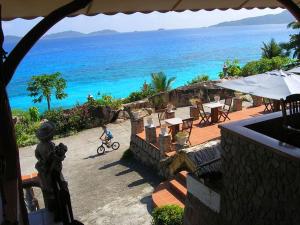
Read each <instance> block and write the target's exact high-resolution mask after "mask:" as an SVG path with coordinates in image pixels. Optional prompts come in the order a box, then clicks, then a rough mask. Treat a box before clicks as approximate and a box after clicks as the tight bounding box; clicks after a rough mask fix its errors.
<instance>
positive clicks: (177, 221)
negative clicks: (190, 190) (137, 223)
mask: <svg viewBox="0 0 300 225" xmlns="http://www.w3.org/2000/svg"><path fill="white" fill-rule="evenodd" d="M183 213H184V212H183V209H182V208H180V207H179V206H177V205H166V206H163V207H160V208H155V209H154V210H153V213H152V217H153V221H152V225H183Z"/></svg>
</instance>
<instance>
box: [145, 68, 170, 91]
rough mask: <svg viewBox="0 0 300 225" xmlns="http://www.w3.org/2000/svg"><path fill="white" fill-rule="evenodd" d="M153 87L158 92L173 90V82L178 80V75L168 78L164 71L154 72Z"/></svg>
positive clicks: (152, 75) (152, 76)
mask: <svg viewBox="0 0 300 225" xmlns="http://www.w3.org/2000/svg"><path fill="white" fill-rule="evenodd" d="M151 78H152V87H153V88H154V90H155V91H156V92H164V91H169V90H171V85H172V83H173V82H174V81H175V80H176V77H171V78H169V79H168V78H167V76H166V75H165V74H164V73H163V72H158V73H152V74H151Z"/></svg>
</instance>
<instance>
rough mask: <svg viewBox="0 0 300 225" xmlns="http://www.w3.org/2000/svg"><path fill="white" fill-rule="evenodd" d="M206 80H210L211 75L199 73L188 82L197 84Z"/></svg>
mask: <svg viewBox="0 0 300 225" xmlns="http://www.w3.org/2000/svg"><path fill="white" fill-rule="evenodd" d="M204 81H209V76H208V75H206V74H202V75H198V76H196V77H194V78H193V79H192V80H191V81H188V82H187V83H186V84H187V85H191V84H196V83H200V82H204Z"/></svg>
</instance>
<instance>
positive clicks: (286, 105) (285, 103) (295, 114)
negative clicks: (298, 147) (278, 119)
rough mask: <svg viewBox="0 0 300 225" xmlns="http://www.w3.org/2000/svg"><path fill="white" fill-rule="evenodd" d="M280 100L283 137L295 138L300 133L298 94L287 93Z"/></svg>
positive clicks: (299, 102)
mask: <svg viewBox="0 0 300 225" xmlns="http://www.w3.org/2000/svg"><path fill="white" fill-rule="evenodd" d="M280 101H281V109H282V119H283V134H284V135H285V137H284V138H285V139H289V138H295V136H299V135H300V94H293V95H289V96H287V97H286V99H285V100H284V99H281V100H280ZM287 112H288V114H287Z"/></svg>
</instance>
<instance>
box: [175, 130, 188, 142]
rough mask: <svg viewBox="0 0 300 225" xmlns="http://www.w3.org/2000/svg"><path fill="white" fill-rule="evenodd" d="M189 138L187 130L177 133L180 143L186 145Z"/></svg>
mask: <svg viewBox="0 0 300 225" xmlns="http://www.w3.org/2000/svg"><path fill="white" fill-rule="evenodd" d="M187 139H188V133H187V132H185V131H180V132H178V133H177V134H176V140H177V143H178V144H179V145H185V143H186V141H187Z"/></svg>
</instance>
